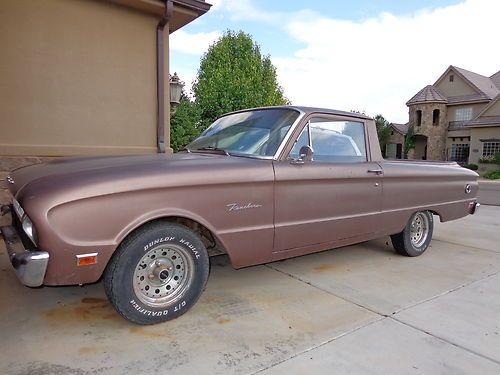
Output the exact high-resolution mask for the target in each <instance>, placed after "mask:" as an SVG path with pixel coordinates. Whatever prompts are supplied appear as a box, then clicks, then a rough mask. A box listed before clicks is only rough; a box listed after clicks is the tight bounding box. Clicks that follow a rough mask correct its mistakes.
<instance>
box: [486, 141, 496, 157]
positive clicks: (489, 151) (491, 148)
mask: <svg viewBox="0 0 500 375" xmlns="http://www.w3.org/2000/svg"><path fill="white" fill-rule="evenodd" d="M497 152H500V141H499V142H483V156H491V155H495V154H496V153H497Z"/></svg>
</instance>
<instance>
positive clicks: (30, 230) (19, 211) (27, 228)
mask: <svg viewBox="0 0 500 375" xmlns="http://www.w3.org/2000/svg"><path fill="white" fill-rule="evenodd" d="M12 206H14V211H15V212H16V215H17V217H18V218H19V221H20V222H21V224H22V226H23V230H24V232H25V233H26V235H27V236H28V237H29V238H30V240H31V242H33V243H34V244H35V245H36V231H35V227H34V226H33V223H32V222H31V220H30V218H29V217H28V216H27V215H26V213H25V212H24V210H23V208H22V207H21V205H20V204H19V202H18V201H17V200H16V199H13V200H12Z"/></svg>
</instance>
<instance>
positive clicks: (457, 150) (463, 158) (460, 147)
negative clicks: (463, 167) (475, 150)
mask: <svg viewBox="0 0 500 375" xmlns="http://www.w3.org/2000/svg"><path fill="white" fill-rule="evenodd" d="M468 158H469V144H467V143H454V144H452V145H451V155H450V160H451V161H456V162H457V163H461V164H465V163H467V159H468Z"/></svg>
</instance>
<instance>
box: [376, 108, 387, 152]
mask: <svg viewBox="0 0 500 375" xmlns="http://www.w3.org/2000/svg"><path fill="white" fill-rule="evenodd" d="M375 126H376V127H377V135H378V142H379V143H380V149H381V150H383V149H384V147H385V145H386V144H387V142H388V141H389V138H390V136H391V127H390V126H389V121H387V120H386V119H385V118H384V116H382V115H377V116H375Z"/></svg>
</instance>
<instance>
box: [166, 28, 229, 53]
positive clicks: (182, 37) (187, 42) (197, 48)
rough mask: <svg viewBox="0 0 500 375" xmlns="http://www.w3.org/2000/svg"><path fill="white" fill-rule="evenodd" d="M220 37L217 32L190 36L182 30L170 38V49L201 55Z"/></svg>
mask: <svg viewBox="0 0 500 375" xmlns="http://www.w3.org/2000/svg"><path fill="white" fill-rule="evenodd" d="M220 36H221V34H220V32H218V31H211V32H208V33H193V34H191V33H188V32H186V31H184V30H177V31H176V32H174V33H173V34H172V35H171V36H170V49H171V50H172V51H177V52H184V53H188V54H192V55H201V54H202V53H204V52H206V51H207V49H208V47H209V46H210V44H212V43H213V42H215V41H216V40H217V39H218V38H219V37H220Z"/></svg>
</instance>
